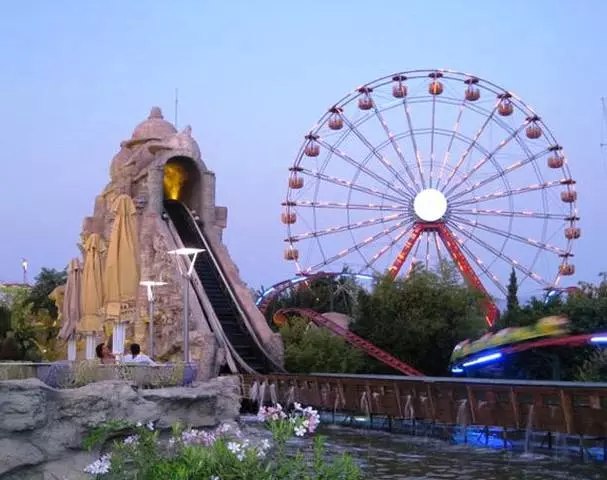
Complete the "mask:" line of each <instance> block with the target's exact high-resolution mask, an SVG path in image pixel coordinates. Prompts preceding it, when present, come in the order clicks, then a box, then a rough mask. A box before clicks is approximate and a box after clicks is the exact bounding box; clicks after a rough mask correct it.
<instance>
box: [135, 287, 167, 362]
mask: <svg viewBox="0 0 607 480" xmlns="http://www.w3.org/2000/svg"><path fill="white" fill-rule="evenodd" d="M166 284H167V282H158V281H154V280H143V281H141V282H139V285H141V286H142V287H145V288H146V290H147V292H148V316H149V317H150V319H149V323H148V355H149V357H150V358H154V291H153V288H154V287H162V286H163V285H166Z"/></svg>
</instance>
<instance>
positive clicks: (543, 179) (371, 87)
mask: <svg viewBox="0 0 607 480" xmlns="http://www.w3.org/2000/svg"><path fill="white" fill-rule="evenodd" d="M289 171H290V173H289V179H288V192H287V197H286V199H285V201H284V202H283V212H282V214H281V220H282V223H284V224H285V226H286V229H287V237H286V239H285V242H286V243H287V248H286V250H285V252H284V257H285V259H286V260H290V261H294V262H295V263H296V265H297V269H298V270H299V271H300V272H305V273H312V272H317V271H328V270H333V271H339V270H341V269H342V268H343V267H344V266H346V265H347V266H348V268H350V271H354V272H360V273H373V272H379V273H384V272H386V271H389V272H390V273H391V274H392V275H394V276H396V275H398V274H406V273H407V272H408V271H409V270H410V269H411V268H412V266H413V265H415V264H416V263H421V264H423V265H424V266H425V267H427V268H430V269H432V268H437V265H438V264H440V263H441V262H442V261H443V260H453V261H454V262H455V264H456V265H457V267H458V269H459V271H460V272H461V273H462V275H463V276H464V277H465V278H466V279H467V280H468V281H470V282H471V283H472V284H474V285H476V286H477V287H479V288H480V289H481V290H483V291H485V292H486V293H488V295H495V296H499V297H504V296H506V294H507V289H506V284H507V281H508V276H509V274H510V272H511V270H512V269H514V270H515V271H516V273H517V276H518V279H519V285H520V286H521V291H523V292H533V293H536V294H537V293H538V292H539V291H541V290H542V289H545V288H548V287H552V286H555V285H557V284H558V283H559V281H560V279H561V277H562V276H569V275H572V274H574V273H575V267H574V264H573V263H572V257H573V242H574V241H575V240H576V239H577V238H579V237H580V235H581V231H580V229H579V227H578V226H577V223H578V221H579V217H578V214H577V209H576V200H577V191H576V189H575V181H574V180H573V179H572V177H571V174H570V171H569V167H568V162H567V158H566V156H565V154H564V151H563V149H562V147H561V145H560V144H559V143H558V142H557V141H556V139H555V138H554V136H553V135H552V133H551V132H550V130H549V129H548V128H547V126H546V125H545V124H544V122H543V121H542V119H541V118H540V117H539V115H538V114H536V113H535V112H534V111H533V110H532V109H531V108H530V107H529V106H527V105H526V104H525V103H523V102H522V101H521V100H520V99H519V98H518V97H517V96H516V95H514V94H513V93H512V92H508V91H507V90H504V89H503V88H501V87H498V86H497V85H495V84H493V83H491V82H488V81H485V80H481V79H479V78H477V77H474V76H472V75H469V74H464V73H458V72H453V71H447V70H417V71H410V72H402V73H398V74H394V75H391V76H389V77H384V78H381V79H378V80H375V81H373V82H371V83H369V84H366V85H364V86H362V87H359V88H357V89H356V90H355V91H353V92H352V93H350V94H349V95H347V96H346V97H344V98H343V99H342V100H340V101H339V102H338V103H337V104H335V105H334V106H332V107H331V108H329V110H328V112H327V113H326V114H325V115H324V116H323V117H322V118H321V119H320V120H319V121H318V123H316V125H314V127H313V128H312V130H311V131H310V132H309V133H308V134H307V135H306V136H305V138H304V142H303V144H302V146H301V149H300V151H299V154H298V155H297V157H296V159H295V162H294V164H293V165H292V166H291V168H290V169H289ZM525 289H526V290H525Z"/></svg>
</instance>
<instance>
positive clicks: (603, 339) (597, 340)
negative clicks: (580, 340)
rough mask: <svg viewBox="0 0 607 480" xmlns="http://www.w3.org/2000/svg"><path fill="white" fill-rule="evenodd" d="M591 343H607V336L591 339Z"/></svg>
mask: <svg viewBox="0 0 607 480" xmlns="http://www.w3.org/2000/svg"><path fill="white" fill-rule="evenodd" d="M590 342H591V343H607V335H601V336H597V337H592V338H591V339H590Z"/></svg>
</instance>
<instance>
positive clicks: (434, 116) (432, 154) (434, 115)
mask: <svg viewBox="0 0 607 480" xmlns="http://www.w3.org/2000/svg"><path fill="white" fill-rule="evenodd" d="M431 124H432V132H431V133H430V174H429V177H430V188H432V184H433V182H432V180H433V178H432V177H433V175H434V127H435V125H436V95H432V123H431ZM428 238H429V236H428ZM429 247H430V241H429V240H428V248H429ZM426 268H428V262H427V260H426Z"/></svg>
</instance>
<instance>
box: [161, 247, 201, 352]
mask: <svg viewBox="0 0 607 480" xmlns="http://www.w3.org/2000/svg"><path fill="white" fill-rule="evenodd" d="M204 251H205V250H204V249H203V248H195V247H183V248H177V249H175V250H170V251H169V252H168V253H169V254H170V255H179V256H181V257H187V258H188V259H189V260H190V266H189V268H183V267H182V266H181V263H180V262H177V266H178V267H179V273H180V274H181V276H182V277H183V361H184V362H185V363H189V362H190V278H191V276H192V272H193V271H194V264H195V263H196V258H197V257H198V254H199V253H202V252H204Z"/></svg>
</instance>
